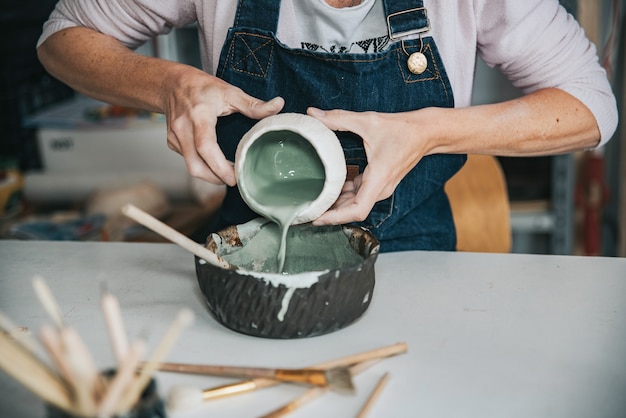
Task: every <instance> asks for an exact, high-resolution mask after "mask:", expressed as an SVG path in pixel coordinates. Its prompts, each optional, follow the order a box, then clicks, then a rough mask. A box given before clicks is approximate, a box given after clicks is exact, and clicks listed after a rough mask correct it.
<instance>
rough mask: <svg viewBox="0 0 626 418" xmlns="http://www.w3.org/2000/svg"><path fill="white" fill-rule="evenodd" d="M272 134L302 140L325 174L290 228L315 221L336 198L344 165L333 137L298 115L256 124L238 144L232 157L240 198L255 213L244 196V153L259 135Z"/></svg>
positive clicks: (320, 125)
mask: <svg viewBox="0 0 626 418" xmlns="http://www.w3.org/2000/svg"><path fill="white" fill-rule="evenodd" d="M272 131H291V132H294V133H296V134H298V135H300V136H301V137H303V138H305V139H306V140H307V141H308V142H309V143H310V144H311V145H312V146H313V148H315V150H316V152H317V154H318V156H319V157H320V160H321V161H322V164H323V165H324V170H325V173H326V179H325V181H324V188H323V189H322V191H321V193H320V195H319V197H318V198H317V199H316V200H315V201H313V203H311V204H310V205H309V206H307V207H306V208H304V209H303V210H302V211H301V212H300V213H299V214H298V215H297V216H296V218H295V219H294V221H293V222H292V223H293V224H294V225H296V224H302V223H306V222H310V221H312V220H314V219H317V218H318V217H319V216H320V215H321V214H323V213H324V212H326V211H327V210H328V208H330V207H331V206H332V204H333V203H335V201H336V200H337V197H339V193H341V189H342V187H343V184H344V182H345V180H346V172H347V169H346V162H345V157H344V154H343V149H342V148H341V143H340V142H339V139H338V138H337V135H335V133H334V132H333V131H331V130H330V129H328V128H327V127H326V125H324V124H323V123H322V122H320V121H318V120H317V119H315V118H313V117H311V116H308V115H304V114H299V113H280V114H278V115H273V116H269V117H267V118H265V119H262V120H261V121H259V122H257V123H256V124H255V125H254V126H253V127H252V128H251V129H250V130H249V131H248V132H246V134H245V135H244V136H243V138H241V141H239V145H238V146H237V151H236V153H235V175H236V176H237V184H238V186H239V191H240V193H241V197H242V198H243V200H244V201H245V202H246V204H247V205H248V206H249V207H250V208H251V209H252V210H255V211H258V209H259V208H258V205H257V204H256V202H255V201H254V200H253V199H250V198H249V196H248V194H247V193H246V187H247V185H246V179H245V176H243V174H242V173H243V172H244V169H243V167H244V164H245V162H246V155H247V151H248V149H249V148H250V146H251V145H252V144H253V143H254V142H255V141H256V140H257V139H258V138H260V137H261V136H262V135H263V134H265V133H267V132H272Z"/></svg>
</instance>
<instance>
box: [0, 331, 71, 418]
mask: <svg viewBox="0 0 626 418" xmlns="http://www.w3.org/2000/svg"><path fill="white" fill-rule="evenodd" d="M0 369H2V370H4V371H5V372H7V373H8V374H9V375H10V376H13V378H14V379H15V380H17V381H18V382H20V383H21V384H22V385H24V386H25V387H26V388H27V389H29V390H30V391H31V392H33V393H34V394H35V395H37V396H39V397H40V398H42V399H43V400H44V401H46V402H48V403H50V404H53V405H55V406H57V407H59V408H62V409H65V410H67V411H74V406H73V403H72V401H71V398H70V393H69V389H68V387H67V386H66V385H65V384H64V383H63V381H62V380H61V378H59V376H57V375H56V374H55V373H54V372H53V371H52V370H50V369H49V368H48V367H47V366H46V365H45V364H44V363H42V362H41V360H39V359H38V358H36V357H34V356H33V354H32V353H31V352H29V351H28V350H27V349H25V348H23V347H21V346H20V345H18V344H17V343H16V342H15V341H13V340H11V339H10V337H8V336H6V335H5V334H4V333H2V332H0Z"/></svg>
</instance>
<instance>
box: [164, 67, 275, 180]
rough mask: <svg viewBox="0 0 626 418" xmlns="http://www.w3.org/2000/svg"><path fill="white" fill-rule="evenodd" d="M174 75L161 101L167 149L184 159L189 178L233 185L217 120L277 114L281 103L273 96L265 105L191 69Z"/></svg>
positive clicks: (231, 169) (233, 178)
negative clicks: (221, 146) (165, 123)
mask: <svg viewBox="0 0 626 418" xmlns="http://www.w3.org/2000/svg"><path fill="white" fill-rule="evenodd" d="M175 74H176V77H175V78H174V79H173V80H172V82H171V83H170V84H168V85H170V86H171V88H168V91H167V95H166V97H165V99H164V100H165V103H164V113H165V115H166V120H167V143H168V146H169V147H170V148H171V149H172V150H174V151H176V152H178V153H179V154H181V155H182V156H183V157H184V159H185V163H186V164H187V169H188V171H189V173H190V174H191V175H192V176H194V177H198V178H201V179H203V180H206V181H208V182H210V183H214V184H222V183H226V184H228V185H229V186H234V185H235V173H234V169H233V163H232V162H230V161H228V160H227V159H226V158H225V157H224V153H223V152H222V150H221V149H220V147H219V145H218V143H217V136H216V133H215V126H216V123H217V118H218V117H219V116H226V115H230V114H232V113H242V114H244V115H245V116H247V117H249V118H252V119H262V118H264V117H267V116H270V115H273V114H276V113H278V112H279V111H280V110H281V109H282V108H283V106H284V100H283V99H282V98H280V97H276V98H274V99H272V100H270V101H268V102H264V101H262V100H259V99H256V98H254V97H252V96H249V95H247V94H246V93H244V92H243V91H242V90H241V89H239V88H237V87H234V86H232V85H230V84H228V83H226V82H224V81H222V80H220V79H218V78H216V77H213V76H211V75H208V74H207V73H205V72H202V71H200V70H196V69H194V68H185V69H184V71H181V72H180V74H179V73H175Z"/></svg>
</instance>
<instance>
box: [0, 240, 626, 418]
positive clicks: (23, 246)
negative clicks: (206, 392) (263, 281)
mask: <svg viewBox="0 0 626 418" xmlns="http://www.w3.org/2000/svg"><path fill="white" fill-rule="evenodd" d="M35 274H40V275H42V276H43V277H44V278H46V280H47V282H48V284H49V286H50V287H51V289H52V291H53V292H54V294H55V296H56V297H57V299H58V301H59V304H60V305H61V307H62V309H63V314H64V316H65V318H66V320H67V321H69V322H70V323H71V324H73V325H74V326H75V327H76V328H77V329H78V331H79V332H80V333H81V335H82V337H83V339H84V340H85V341H86V343H87V345H88V346H89V347H90V349H91V351H92V353H94V355H95V357H96V359H97V362H98V364H99V365H100V366H101V367H103V368H105V367H108V366H111V365H112V364H113V355H112V354H111V350H110V347H109V343H108V341H109V340H108V336H107V334H106V332H105V331H104V329H103V318H102V314H101V311H100V307H99V299H100V295H101V286H102V284H103V283H105V284H106V286H107V288H108V289H109V290H110V291H111V292H112V293H114V294H115V295H116V296H117V297H118V299H119V300H120V304H121V306H122V310H123V314H124V318H125V320H126V324H127V328H128V330H129V333H130V334H131V335H137V334H139V333H140V332H142V331H148V332H149V335H150V339H149V344H151V345H150V346H149V347H150V348H153V347H154V346H155V345H156V343H157V342H158V341H159V340H160V338H161V336H162V334H163V332H164V331H165V329H166V328H167V327H168V326H169V324H170V323H171V321H172V319H173V318H174V316H175V314H176V312H177V311H178V310H179V309H180V308H181V307H183V306H186V307H189V308H191V309H192V310H193V311H194V313H195V314H196V315H197V320H196V322H195V324H194V325H193V326H192V328H190V329H188V330H187V331H185V333H184V334H183V338H182V339H181V340H179V341H178V343H177V344H176V346H175V347H174V349H173V351H172V352H171V354H170V355H169V356H168V360H169V361H176V362H188V363H211V364H228V365H250V366H251V365H259V366H275V367H301V366H306V365H309V364H314V363H318V362H323V361H326V360H330V359H334V358H336V357H340V356H344V355H349V354H353V353H357V352H361V351H365V350H370V349H374V348H378V347H382V346H386V345H390V344H393V343H396V342H402V341H404V342H407V343H408V346H409V352H408V353H407V354H404V355H401V356H397V357H394V358H391V359H387V360H384V361H383V362H381V363H379V364H377V365H376V366H375V367H374V368H372V369H370V370H368V371H366V372H365V373H364V374H363V375H360V376H359V377H357V378H356V379H355V384H356V386H357V393H356V395H354V396H349V395H341V394H337V393H328V394H326V395H324V396H323V397H322V398H319V399H317V400H315V401H313V402H312V403H310V404H307V405H306V406H304V407H302V408H301V409H299V410H297V411H296V412H294V413H293V415H292V416H294V417H328V418H331V417H351V416H355V414H356V412H357V411H358V410H359V409H360V407H361V405H362V403H363V402H364V400H365V399H366V397H367V395H368V394H369V392H370V391H371V390H372V389H373V387H374V386H375V384H376V382H377V381H378V379H380V377H381V376H382V375H383V374H384V373H385V372H389V373H390V376H391V378H390V380H389V382H388V385H387V386H386V388H385V390H384V391H383V393H382V395H381V396H380V398H379V399H378V401H377V402H376V404H375V407H374V409H373V410H372V411H371V416H374V417H428V418H435V417H445V418H451V417H480V418H487V417H498V418H500V417H524V418H527V417H533V418H537V417H552V418H554V417H563V418H574V417H581V418H583V417H584V418H588V417H594V418H609V417H615V418H618V417H619V418H622V417H624V416H626V259H609V258H582V257H562V256H533V255H510V254H507V255H494V254H469V253H440V252H405V253H392V254H383V255H381V256H380V258H379V260H378V262H377V268H376V274H377V277H376V279H377V283H376V289H375V291H374V297H373V300H372V303H371V306H370V308H369V310H368V311H367V312H366V314H365V315H364V316H363V317H362V318H361V320H360V321H358V322H357V323H355V324H353V325H351V326H349V327H347V328H345V329H343V330H340V331H337V332H335V333H332V334H328V335H325V336H321V337H315V338H310V339H301V340H269V339H260V338H254V337H248V336H245V335H240V334H237V333H235V332H233V331H230V330H228V329H226V328H224V327H222V326H221V325H219V324H218V323H217V322H216V321H215V320H214V319H213V318H212V317H211V316H210V315H209V313H208V311H207V309H206V307H205V304H204V301H203V298H202V295H201V293H200V291H199V288H198V286H197V283H196V278H195V272H194V265H193V257H192V256H191V255H189V254H188V253H186V252H185V251H184V250H182V249H180V248H178V247H177V246H175V245H173V244H136V243H132V244H131V243H75V242H64V243H59V242H54V243H52V242H21V241H0V309H1V310H2V311H4V312H5V313H6V314H8V315H9V316H10V317H11V318H12V319H13V320H14V321H15V322H17V324H18V325H23V326H26V327H28V328H29V329H30V330H32V331H33V333H36V332H37V330H38V329H39V327H40V325H41V324H42V323H48V322H49V321H50V320H49V319H48V317H47V315H46V314H45V313H44V311H43V308H42V307H41V306H40V305H39V303H38V301H37V300H36V297H35V293H34V291H33V289H32V286H31V278H32V277H33V276H34V275H35ZM157 380H158V384H159V388H160V392H161V393H162V395H163V396H164V397H166V396H167V393H168V392H169V389H171V388H172V387H173V386H174V385H179V384H185V385H192V386H197V387H199V388H203V387H211V386H215V385H218V384H223V383H226V382H228V381H226V380H224V379H217V378H210V377H205V376H190V375H181V374H171V373H159V374H158V375H157ZM229 381H230V380H229ZM303 390H304V389H303V388H301V387H296V386H291V385H281V386H278V387H274V388H269V389H263V390H258V391H256V392H253V393H249V394H244V395H238V396H236V397H233V398H226V399H221V400H217V401H213V402H210V403H207V404H205V405H202V406H201V407H199V408H197V409H194V410H190V411H187V412H184V413H177V414H173V415H172V416H173V417H176V418H178V417H180V418H188V417H206V416H213V417H253V416H258V415H261V414H263V413H266V412H269V411H270V410H273V409H274V408H275V407H277V406H279V405H281V404H283V403H285V402H287V401H289V400H291V399H292V398H294V397H295V396H297V395H299V394H300V393H302V392H303ZM43 411H44V410H43V405H42V403H41V402H40V401H39V400H38V399H37V398H36V397H35V396H34V395H31V394H30V393H29V392H28V391H26V390H25V389H23V388H22V387H21V386H20V385H18V384H17V383H15V382H14V381H13V380H12V379H10V378H9V377H8V376H7V375H6V374H4V373H0V417H11V418H21V417H42V416H43V414H44V412H43Z"/></svg>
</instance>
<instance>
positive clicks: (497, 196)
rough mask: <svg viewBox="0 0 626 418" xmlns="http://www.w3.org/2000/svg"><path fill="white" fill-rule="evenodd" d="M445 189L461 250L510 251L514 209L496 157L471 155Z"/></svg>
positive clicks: (458, 247)
mask: <svg viewBox="0 0 626 418" xmlns="http://www.w3.org/2000/svg"><path fill="white" fill-rule="evenodd" d="M445 190H446V193H447V194H448V198H449V199H450V206H451V207H452V216H453V217H454V225H455V227H456V231H457V250H458V251H471V252H495V253H505V252H510V251H511V241H512V238H511V220H510V212H511V209H510V205H509V198H508V193H507V189H506V180H505V178H504V173H503V172H502V167H501V166H500V163H499V162H498V160H497V159H496V158H495V157H492V156H488V155H469V156H468V159H467V162H466V163H465V165H464V166H463V168H462V169H461V170H460V171H459V172H458V173H457V174H455V175H454V176H453V177H452V178H451V179H450V180H449V181H448V182H447V183H446V186H445Z"/></svg>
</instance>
